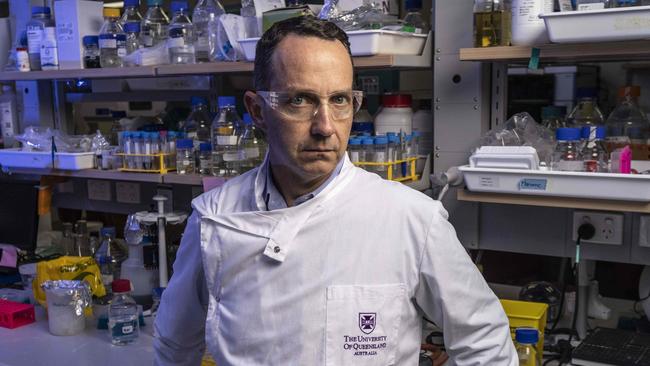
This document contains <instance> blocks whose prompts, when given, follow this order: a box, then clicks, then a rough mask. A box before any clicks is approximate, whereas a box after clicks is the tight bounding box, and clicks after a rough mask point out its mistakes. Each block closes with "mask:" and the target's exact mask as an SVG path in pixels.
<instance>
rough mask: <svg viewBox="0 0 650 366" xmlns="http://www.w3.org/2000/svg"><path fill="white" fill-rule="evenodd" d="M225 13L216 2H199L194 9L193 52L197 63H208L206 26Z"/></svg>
mask: <svg viewBox="0 0 650 366" xmlns="http://www.w3.org/2000/svg"><path fill="white" fill-rule="evenodd" d="M225 12H226V11H225V10H224V8H223V5H221V3H220V2H219V1H218V0H199V2H198V3H197V4H196V7H194V11H193V12H192V23H194V32H195V34H196V44H195V47H194V50H195V52H196V61H197V62H209V61H210V44H209V38H210V37H209V31H208V24H209V23H210V22H216V21H218V18H219V17H220V16H221V15H223V14H225ZM242 16H243V14H242Z"/></svg>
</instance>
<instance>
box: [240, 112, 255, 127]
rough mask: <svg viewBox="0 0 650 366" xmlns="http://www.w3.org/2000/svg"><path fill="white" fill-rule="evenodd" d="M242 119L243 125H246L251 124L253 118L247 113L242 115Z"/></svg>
mask: <svg viewBox="0 0 650 366" xmlns="http://www.w3.org/2000/svg"><path fill="white" fill-rule="evenodd" d="M242 119H243V121H244V123H245V124H247V125H251V124H253V118H252V117H251V115H250V114H248V113H244V115H243V116H242Z"/></svg>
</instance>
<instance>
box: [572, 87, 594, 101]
mask: <svg viewBox="0 0 650 366" xmlns="http://www.w3.org/2000/svg"><path fill="white" fill-rule="evenodd" d="M597 96H598V91H597V90H596V88H578V89H576V98H578V99H581V98H596V97H597Z"/></svg>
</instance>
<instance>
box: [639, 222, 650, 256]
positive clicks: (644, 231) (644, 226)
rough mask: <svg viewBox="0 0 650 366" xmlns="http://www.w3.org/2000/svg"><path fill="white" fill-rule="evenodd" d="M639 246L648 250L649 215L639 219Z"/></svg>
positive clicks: (649, 242) (649, 237)
mask: <svg viewBox="0 0 650 366" xmlns="http://www.w3.org/2000/svg"><path fill="white" fill-rule="evenodd" d="M639 246H640V247H646V248H650V215H643V216H641V218H640V225H639Z"/></svg>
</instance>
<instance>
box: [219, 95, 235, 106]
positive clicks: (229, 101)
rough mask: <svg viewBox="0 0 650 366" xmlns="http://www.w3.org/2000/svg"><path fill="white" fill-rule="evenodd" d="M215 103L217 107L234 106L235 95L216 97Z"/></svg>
mask: <svg viewBox="0 0 650 366" xmlns="http://www.w3.org/2000/svg"><path fill="white" fill-rule="evenodd" d="M217 103H218V105H219V108H224V107H228V106H231V107H234V106H235V97H231V96H228V97H218V98H217Z"/></svg>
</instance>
